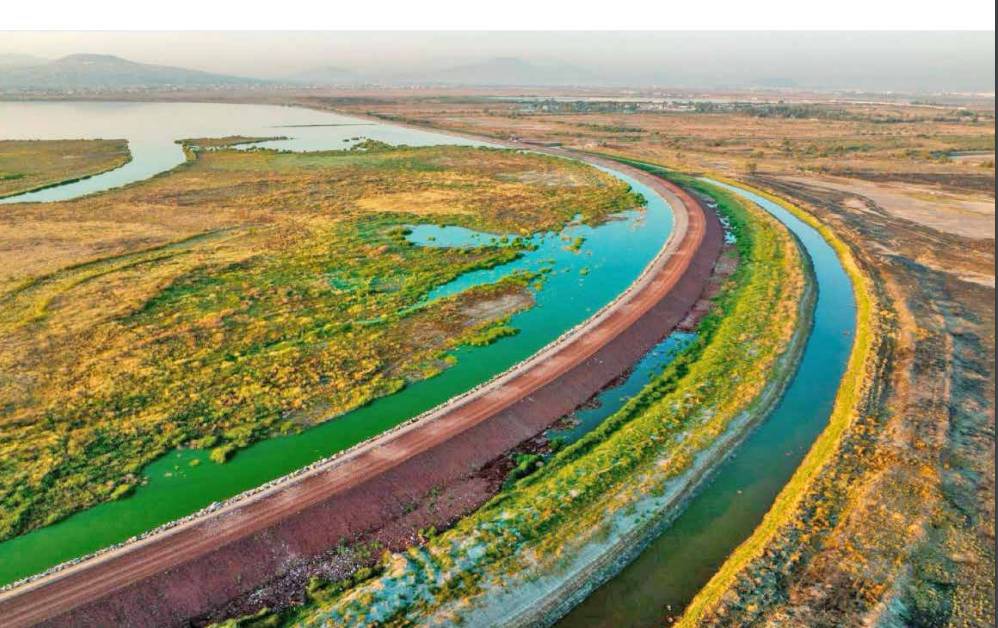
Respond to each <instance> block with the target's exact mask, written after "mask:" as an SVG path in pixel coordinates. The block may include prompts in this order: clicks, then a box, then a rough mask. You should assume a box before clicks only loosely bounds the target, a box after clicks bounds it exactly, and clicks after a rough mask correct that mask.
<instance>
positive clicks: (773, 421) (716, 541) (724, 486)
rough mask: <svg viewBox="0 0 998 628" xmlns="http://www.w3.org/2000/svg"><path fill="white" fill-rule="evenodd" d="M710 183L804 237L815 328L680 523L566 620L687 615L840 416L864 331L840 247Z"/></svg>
mask: <svg viewBox="0 0 998 628" xmlns="http://www.w3.org/2000/svg"><path fill="white" fill-rule="evenodd" d="M706 181H707V182H709V183H711V184H713V185H717V186H719V187H722V188H725V189H727V190H729V191H731V192H734V193H735V194H738V195H739V196H741V197H743V198H745V199H747V200H749V201H751V202H753V203H755V204H757V205H759V206H760V207H762V208H763V209H765V210H766V211H768V212H769V213H771V214H773V215H774V216H775V217H776V218H777V219H779V220H780V221H781V222H782V223H783V224H785V225H786V226H787V227H788V228H789V229H790V230H791V231H792V232H793V233H794V234H796V235H797V237H798V238H799V239H800V242H801V244H802V245H803V247H804V249H805V251H807V254H808V255H809V256H810V258H811V261H812V262H813V265H814V274H815V278H816V282H817V286H818V300H817V303H816V305H815V311H814V323H813V328H812V331H811V335H810V337H809V338H808V341H807V345H806V347H805V350H804V355H803V357H802V359H801V363H800V366H799V368H798V371H797V373H796V374H795V376H794V378H793V380H792V381H791V382H790V385H789V387H788V388H787V390H786V392H785V393H784V395H783V398H782V400H781V401H780V403H779V405H778V406H777V407H776V408H775V409H774V411H773V412H772V413H771V414H770V415H769V416H768V417H767V418H766V419H764V420H763V422H762V423H761V424H760V425H759V426H758V427H757V428H756V429H755V430H754V431H753V432H752V433H751V434H750V435H749V436H748V438H746V439H745V441H744V442H743V443H742V444H741V445H740V446H739V447H738V448H737V449H736V450H735V453H734V455H733V456H732V457H731V458H729V459H728V460H727V461H725V462H723V463H722V464H721V466H720V467H719V468H718V469H717V471H716V473H715V475H714V477H713V479H712V480H711V482H710V484H709V485H708V486H707V487H705V488H704V489H703V490H702V491H701V492H700V493H699V494H698V495H696V496H695V497H694V498H693V499H692V500H691V501H690V502H689V504H688V506H687V508H686V510H685V511H684V512H683V513H682V514H681V515H680V516H679V517H678V518H677V519H676V520H675V521H674V522H673V523H672V525H671V526H669V527H668V528H667V529H666V530H665V531H664V532H663V533H662V534H661V535H660V536H659V537H658V538H657V539H655V540H654V541H653V542H652V543H651V544H650V545H649V546H648V547H647V548H646V549H645V550H644V551H643V552H642V553H641V554H640V555H639V556H638V557H637V558H636V559H635V560H634V561H633V562H632V563H631V564H630V565H628V566H627V567H625V568H624V569H623V571H621V572H620V573H619V574H618V575H617V576H615V577H614V578H612V579H611V580H609V581H608V582H606V583H605V584H604V585H603V586H601V587H600V588H598V589H596V590H595V591H594V592H593V593H592V594H591V595H590V596H589V597H588V598H587V599H586V600H585V601H584V602H582V603H581V604H580V605H579V606H577V607H576V608H575V609H574V610H572V611H571V612H570V613H569V614H568V615H566V616H565V617H564V618H562V620H561V621H560V622H559V624H558V625H559V626H563V627H573V628H574V627H576V626H579V627H581V626H586V627H590V626H607V627H610V626H613V627H614V628H616V627H624V626H660V625H662V624H663V623H667V622H668V621H669V620H670V618H674V617H678V616H679V615H680V614H681V613H682V610H683V608H684V607H685V606H686V605H687V604H688V603H689V601H690V600H691V599H692V598H693V596H694V595H696V593H697V591H699V590H700V588H701V587H703V585H705V584H706V583H707V581H708V580H709V579H710V578H711V577H712V576H713V575H714V573H715V572H716V571H717V570H718V569H719V568H720V566H721V564H722V563H723V562H724V560H725V559H726V558H727V557H728V555H729V554H730V553H731V552H732V551H733V550H734V549H735V548H736V547H737V546H738V545H739V544H741V543H742V541H744V540H745V539H747V538H748V537H749V535H751V534H752V531H753V530H754V529H755V527H756V526H757V525H758V524H759V523H760V522H761V521H762V518H763V516H764V515H765V514H766V512H767V511H768V510H769V508H770V506H771V505H772V503H773V500H774V499H775V498H776V495H777V494H778V493H779V492H780V490H781V489H782V488H783V486H784V485H785V484H786V483H787V481H788V480H789V479H790V477H791V476H792V475H793V473H794V471H795V470H796V469H797V467H798V465H799V464H800V462H801V460H803V458H804V455H805V454H806V453H807V451H808V449H810V447H811V444H812V443H813V442H814V440H815V439H816V438H817V436H818V434H820V433H821V431H822V430H823V429H824V427H825V425H826V424H827V423H828V418H829V416H830V415H831V411H832V405H833V403H834V400H835V395H836V393H837V391H838V388H839V382H840V381H841V379H842V374H843V373H844V372H845V367H846V362H847V361H848V359H849V354H850V352H851V350H852V344H853V338H854V335H855V330H856V302H855V297H854V295H853V291H852V282H851V281H850V280H849V277H848V275H846V272H845V270H844V269H843V268H842V265H841V263H840V262H839V259H838V256H836V254H835V251H834V250H833V249H832V248H831V246H829V244H828V243H827V242H826V241H825V239H824V238H822V237H821V235H820V234H819V233H818V232H817V231H816V230H815V229H814V228H812V227H811V226H810V225H808V224H806V223H804V222H803V221H801V220H800V219H798V218H797V217H796V216H794V215H793V214H791V213H790V212H788V211H786V210H785V209H783V208H782V207H780V206H779V205H777V204H776V203H773V202H771V201H768V200H766V199H765V198H762V197H760V196H758V195H756V194H753V193H751V192H748V191H746V190H743V189H741V188H737V187H734V186H730V185H726V184H723V183H719V182H716V181H711V180H709V179H707V180H706Z"/></svg>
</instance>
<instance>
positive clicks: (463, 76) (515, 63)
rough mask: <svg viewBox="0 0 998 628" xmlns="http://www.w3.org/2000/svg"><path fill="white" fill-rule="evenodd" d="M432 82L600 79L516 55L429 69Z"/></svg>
mask: <svg viewBox="0 0 998 628" xmlns="http://www.w3.org/2000/svg"><path fill="white" fill-rule="evenodd" d="M423 80H424V81H425V82H431V83H452V84H460V85H592V84H596V83H601V82H602V81H601V80H600V77H599V76H598V75H596V74H595V73H593V72H591V71H589V70H587V69H585V68H580V67H578V66H573V65H567V64H562V63H534V62H529V61H524V60H523V59H517V58H515V57H498V58H495V59H489V60H487V61H481V62H478V63H471V64H468V65H460V66H456V67H452V68H448V69H444V70H438V71H436V72H430V73H428V74H427V75H426V76H425V78H424V79H423Z"/></svg>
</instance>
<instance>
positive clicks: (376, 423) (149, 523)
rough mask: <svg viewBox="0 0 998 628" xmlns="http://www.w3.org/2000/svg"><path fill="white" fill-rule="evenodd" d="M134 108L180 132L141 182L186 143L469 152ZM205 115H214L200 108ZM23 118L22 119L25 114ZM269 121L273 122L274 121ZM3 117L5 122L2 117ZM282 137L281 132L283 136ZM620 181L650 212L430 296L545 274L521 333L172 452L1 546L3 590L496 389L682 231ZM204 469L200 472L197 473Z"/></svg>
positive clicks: (546, 246)
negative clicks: (130, 479)
mask: <svg viewBox="0 0 998 628" xmlns="http://www.w3.org/2000/svg"><path fill="white" fill-rule="evenodd" d="M105 104H106V103H105ZM53 105H77V103H53ZM106 105H107V109H106V110H102V109H101V108H100V103H86V104H82V105H79V106H80V107H82V109H84V110H85V111H94V108H96V110H97V111H98V112H99V114H98V115H96V117H95V118H93V120H95V121H96V122H95V123H94V124H93V125H92V126H91V127H87V126H85V125H83V126H79V125H78V128H76V132H75V134H71V135H70V134H68V129H66V130H65V133H67V134H66V135H63V137H121V136H122V132H121V131H119V132H118V133H114V132H113V129H112V128H111V127H110V126H108V127H107V128H105V127H103V126H102V125H103V124H105V123H106V124H110V123H109V122H107V121H106V120H105V117H106V116H112V117H113V115H114V114H115V113H116V112H117V113H118V115H122V116H124V113H122V112H121V111H120V110H119V105H118V104H116V103H111V104H106ZM129 105H130V107H133V106H137V107H140V108H141V107H151V108H152V110H151V111H144V112H143V111H137V110H134V109H131V108H130V107H123V109H124V110H125V111H130V112H131V113H130V114H129V115H128V116H126V117H127V118H128V119H129V120H133V119H135V120H140V121H141V123H140V122H135V124H136V125H137V126H139V127H140V128H145V125H149V124H153V121H154V120H155V119H158V117H160V116H165V117H166V118H173V119H174V120H173V121H172V122H169V123H168V124H167V126H168V127H169V128H170V129H172V131H169V133H167V134H163V132H162V130H161V131H157V134H159V135H160V137H159V138H158V139H156V138H153V139H152V140H150V142H151V144H150V145H153V144H155V146H157V149H156V151H158V152H156V151H154V154H155V155H157V156H156V158H155V159H151V160H145V158H143V157H142V154H141V153H138V154H135V156H134V158H133V162H132V163H135V164H137V166H136V167H141V170H140V172H141V173H143V174H142V176H140V177H138V179H141V178H145V177H146V176H151V174H156V172H159V171H162V170H165V169H168V168H169V167H172V166H170V165H167V164H169V163H170V162H169V161H168V160H167V159H166V157H163V155H166V156H168V155H169V154H170V151H171V150H172V149H173V147H174V146H175V145H174V144H173V140H174V139H176V138H181V137H219V136H223V135H232V134H242V135H253V136H261V137H262V136H271V135H275V134H282V135H295V136H296V137H295V138H292V139H289V140H281V144H280V145H279V146H278V147H280V148H288V149H292V150H321V149H330V148H342V147H343V146H344V145H347V143H348V142H352V141H357V139H358V137H359V136H361V135H363V136H365V137H373V138H375V139H380V140H383V141H392V142H394V143H405V144H409V145H416V144H432V143H436V144H446V143H461V144H468V143H470V142H469V141H467V140H456V139H455V138H452V137H450V136H446V135H440V134H433V133H428V132H423V131H411V130H410V129H401V128H398V127H390V126H388V125H381V124H366V123H365V124H364V125H363V126H362V127H359V128H354V127H344V126H329V125H332V124H346V122H342V121H343V120H346V121H350V120H351V119H350V118H344V117H343V116H331V118H332V119H334V120H338V121H337V122H328V120H329V118H324V117H322V116H326V115H327V114H323V113H321V112H313V111H307V110H295V109H288V108H283V107H261V108H262V109H266V110H269V113H266V112H260V111H250V112H249V113H247V112H246V110H247V109H253V107H256V106H251V105H245V106H244V105H182V104H169V105H166V104H158V103H152V104H150V103H140V104H137V103H130V104H129ZM202 107H207V108H208V109H207V110H205V109H201V108H202ZM219 107H221V108H232V110H233V111H232V112H230V115H229V116H226V115H224V111H222V110H220V109H217V108H219ZM7 108H8V105H6V104H0V112H3V110H5V109H7ZM173 108H176V109H173ZM44 111H45V112H46V113H47V114H48V115H51V116H53V117H54V118H56V119H58V115H57V114H58V112H57V111H55V110H51V109H48V108H46V109H44ZM171 111H172V112H173V113H172V115H171V114H170V112H171ZM302 112H304V113H302ZM209 114H210V116H209V117H210V119H211V120H231V119H232V118H233V117H235V118H238V117H239V116H243V117H245V116H247V115H250V114H252V116H251V121H252V124H247V127H245V128H244V127H238V128H233V125H232V124H231V123H229V122H225V123H222V122H220V123H219V125H218V126H217V127H211V126H210V125H209V124H207V123H206V121H205V120H204V119H202V118H199V117H198V116H199V115H206V116H208V115H209ZM19 115H22V117H23V116H24V112H23V111H22V112H20V113H19ZM268 115H270V116H272V117H270V118H268V117H267V116H268ZM316 115H318V116H320V119H321V120H326V121H327V122H326V124H327V126H292V125H302V124H306V123H308V124H319V123H318V122H315V120H316V118H315V117H313V116H316ZM184 116H188V117H189V116H193V117H195V118H197V120H194V121H188V122H184V121H183V120H180V121H178V119H179V118H178V117H184ZM29 117H30V116H29ZM73 119H75V120H76V121H77V122H78V123H79V124H82V122H84V121H85V120H86V119H87V117H86V116H85V115H82V114H79V115H77V116H76V117H75V118H73ZM0 120H3V116H2V115H0ZM307 121H311V122H307ZM8 122H9V119H8ZM354 122H356V121H354ZM5 124H6V123H5V122H0V137H6V136H7V135H8V134H9V133H8V131H9V129H8V128H6V127H5V126H4V125H5ZM185 124H187V126H184V125H185ZM42 126H44V125H42ZM45 128H46V129H48V127H45ZM275 129H277V130H278V132H277V133H275ZM303 129H304V131H303ZM299 131H301V132H302V137H301V138H300V141H299V138H298V137H297V134H298V132H299ZM31 132H32V131H31V130H30V129H28V130H19V134H20V136H23V135H24V134H30V133H31ZM60 132H62V131H60V130H59V129H56V130H55V131H53V130H52V129H48V130H46V133H45V135H43V137H49V138H54V137H57V136H58V134H59V133H60ZM171 135H172V137H170V136H171ZM125 136H126V137H128V138H129V141H130V144H131V145H132V146H133V148H134V142H135V140H134V137H133V136H131V135H128V134H125ZM344 140H346V142H345V141H344ZM161 158H162V159H161ZM174 165H175V164H174ZM126 167H127V166H125V167H123V168H121V169H119V171H118V175H119V176H121V172H120V171H124V169H125V168H126ZM157 169H160V170H157ZM135 174H136V171H132V174H131V175H129V176H132V175H135ZM613 174H614V175H615V176H618V177H619V178H621V179H623V180H624V181H626V182H627V183H628V184H630V185H631V186H632V187H633V188H634V189H635V190H636V191H637V192H639V193H641V194H642V195H643V196H644V197H645V199H646V200H647V202H648V203H647V206H646V208H645V209H643V210H641V211H628V212H622V213H621V214H618V215H616V216H615V219H614V220H610V221H608V222H606V223H604V224H602V225H598V226H589V225H584V224H576V223H573V224H570V225H567V226H566V227H565V228H564V229H563V230H562V231H560V232H558V233H540V234H536V235H535V236H533V237H532V238H531V239H530V240H531V243H532V244H533V245H535V246H533V247H531V248H532V250H530V251H527V252H525V253H524V255H523V256H522V257H520V258H519V259H517V260H514V261H513V262H511V263H509V264H506V265H504V266H501V267H497V268H493V269H489V270H487V271H474V272H471V273H467V274H465V275H462V276H461V277H458V278H457V279H455V280H454V281H452V282H450V283H448V284H444V285H441V286H438V287H437V288H436V289H435V290H434V291H433V293H431V295H430V298H438V297H441V296H446V295H450V294H454V293H456V292H459V291H461V290H465V289H467V288H468V287H471V286H473V285H480V284H482V283H491V282H494V281H497V280H499V279H501V278H502V277H504V276H506V275H508V274H510V273H512V272H517V271H544V279H543V282H542V283H541V285H540V286H534V287H533V288H532V290H533V292H534V298H535V305H534V307H532V308H530V309H528V310H526V311H523V312H520V313H518V314H515V315H514V316H513V317H512V319H511V321H510V324H511V325H513V326H514V327H516V328H517V329H519V330H520V331H519V333H518V334H516V335H515V336H511V337H507V338H504V339H502V340H500V341H498V342H496V343H494V344H492V345H489V346H485V347H462V348H459V349H457V350H455V351H453V354H454V356H455V357H456V358H457V362H456V364H455V365H454V366H452V367H451V368H449V369H447V370H445V371H444V372H442V373H441V374H439V375H437V376H436V377H432V378H430V379H427V380H423V381H420V382H417V383H414V384H412V385H410V386H408V387H406V388H405V389H403V390H401V391H400V392H398V393H396V394H394V395H391V396H388V397H383V398H381V399H378V400H376V401H375V402H373V403H371V404H369V405H367V406H365V407H363V408H360V409H358V410H355V411H353V412H350V413H347V414H345V415H343V416H340V417H337V418H335V419H333V420H330V421H328V422H326V423H323V424H321V425H318V426H316V427H313V428H310V429H308V430H306V431H304V432H302V433H300V434H297V435H294V436H287V437H279V438H272V439H270V440H266V441H263V442H260V443H257V444H255V445H253V446H251V447H249V448H247V449H245V450H242V451H240V452H239V453H238V454H237V455H236V456H235V457H234V458H233V459H232V460H231V461H230V462H228V463H226V464H224V465H217V464H214V463H211V462H209V461H208V459H207V454H208V452H207V451H198V450H178V451H174V452H171V453H169V454H167V455H165V456H164V457H162V458H160V459H159V460H157V461H156V462H154V463H153V464H151V465H149V466H148V467H147V468H146V469H145V470H144V475H145V477H146V479H147V483H146V485H144V486H141V487H139V488H138V489H137V490H136V491H135V493H134V494H133V495H132V496H130V497H128V498H126V499H123V500H120V501H115V502H109V503H105V504H102V505H99V506H96V507H94V508H91V509H88V510H85V511H82V512H80V513H77V514H75V515H73V516H71V517H69V518H67V519H65V520H63V521H61V522H58V523H55V524H53V525H50V526H47V527H44V528H41V529H38V530H35V531H33V532H30V533H28V534H25V535H22V536H19V537H16V538H14V539H10V540H8V541H5V542H3V543H0V585H2V584H7V583H10V582H13V581H15V580H18V579H20V578H24V577H26V576H30V575H32V574H35V573H38V572H40V571H43V570H45V569H47V568H49V567H52V566H54V565H56V564H59V563H61V562H64V561H66V560H70V559H73V558H76V557H79V556H82V555H86V554H88V553H91V552H93V551H96V550H99V549H101V548H104V547H108V546H110V545H113V544H116V543H119V542H122V541H124V540H127V539H128V538H130V537H132V536H135V535H138V534H141V533H143V532H146V531H148V530H151V529H153V528H155V527H157V526H159V525H162V524H164V523H168V522H170V521H173V520H176V519H179V518H182V517H184V516H186V515H188V514H191V513H193V512H196V511H198V510H200V509H201V508H204V507H206V506H209V505H210V504H212V503H213V502H216V501H220V500H224V499H226V498H229V497H232V496H234V495H236V494H238V493H241V492H243V491H246V490H249V489H252V488H254V487H257V486H259V485H261V484H264V483H266V482H268V481H270V480H273V479H275V478H278V477H281V476H283V475H286V474H288V473H290V472H293V471H295V470H297V469H300V468H301V467H304V466H306V465H308V464H311V463H312V462H315V461H316V460H319V459H322V458H326V457H328V456H331V455H333V454H335V453H337V452H339V451H342V450H343V449H346V448H349V447H351V446H353V445H355V444H357V443H359V442H361V441H363V440H366V439H368V438H370V437H372V436H374V435H377V434H379V433H381V432H383V431H385V430H387V429H389V428H391V427H394V426H395V425H397V424H399V423H401V422H403V421H405V420H407V419H409V418H411V417H414V416H416V415H418V414H420V413H422V412H423V411H425V410H428V409H430V408H432V407H434V406H436V405H438V404H440V403H442V402H444V401H446V400H447V399H450V398H451V397H453V396H455V395H457V394H460V393H461V392H464V391H466V390H468V389H470V388H473V387H474V386H476V385H477V384H479V383H481V382H484V381H486V380H488V379H489V378H491V377H492V376H494V375H496V374H498V373H500V372H502V371H504V370H506V369H507V368H509V367H510V366H512V365H514V364H516V363H517V362H520V361H522V360H524V359H526V358H527V357H529V356H530V355H532V354H534V353H536V352H537V351H538V350H539V349H541V348H542V347H543V346H544V345H546V344H548V343H549V342H551V341H553V340H554V339H556V338H557V337H558V336H560V335H561V334H562V333H564V332H565V331H567V330H568V329H570V328H572V327H573V326H575V325H577V324H579V323H581V322H582V321H584V320H585V319H586V318H588V317H589V316H590V315H592V314H593V313H595V312H596V311H597V310H599V309H600V308H601V307H603V306H604V305H605V304H607V303H609V302H610V301H612V300H613V299H614V298H615V297H616V296H617V295H618V294H620V293H621V292H623V291H624V289H625V288H626V287H627V286H628V285H630V284H631V283H632V282H633V281H634V280H635V279H636V278H637V277H638V275H639V274H640V273H641V271H642V270H643V269H644V268H645V266H647V265H648V263H649V262H650V261H651V260H652V259H653V258H654V256H655V255H656V254H657V253H658V251H659V250H660V249H661V248H662V246H663V245H664V244H665V241H666V240H667V238H668V237H669V234H670V233H671V230H672V211H671V208H670V207H669V206H668V204H667V203H666V202H665V200H664V199H662V198H661V197H660V196H658V195H657V194H656V193H655V192H653V191H652V189H651V188H649V187H647V186H645V185H643V184H642V183H640V182H638V181H636V180H634V179H632V178H630V177H628V176H626V175H623V174H621V173H617V172H613ZM102 176H103V175H102ZM99 179H101V176H98V177H93V178H92V179H88V180H85V181H81V182H78V183H79V184H83V183H86V184H87V186H91V187H85V188H83V189H81V188H80V187H79V186H78V184H76V183H74V184H69V185H66V186H63V188H51V189H49V190H44V191H43V192H46V193H48V196H46V199H47V200H59V198H60V194H62V195H65V194H67V192H66V190H67V189H69V188H73V190H72V193H73V194H74V195H76V196H78V195H81V194H86V193H91V192H97V191H100V190H99V189H98V188H100V186H102V185H105V184H108V182H109V180H107V179H105V180H104V181H103V182H101V181H99ZM138 179H135V180H138ZM118 181H119V182H118V183H117V184H118V185H120V184H121V181H120V180H118ZM125 182H129V181H125ZM112 187H114V186H112ZM57 192H58V193H57ZM13 198H17V197H13ZM578 238H581V239H582V240H581V242H582V243H581V246H580V247H579V248H578V249H577V250H576V248H575V247H574V246H569V245H570V243H573V242H577V241H578V240H577V239H578ZM409 239H410V241H412V242H413V243H414V244H416V245H418V246H468V245H477V244H480V243H487V242H488V241H489V239H490V235H489V234H476V233H474V232H469V231H467V230H455V229H454V228H452V227H439V226H434V225H420V226H418V227H414V229H413V231H412V232H411V233H410V235H409ZM621 251H627V253H628V254H627V255H621V254H620V253H621ZM194 460H199V461H201V463H200V464H198V463H194V464H193V465H192V462H193V461H194Z"/></svg>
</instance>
